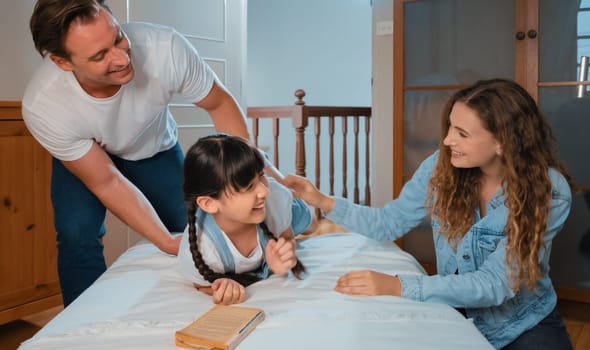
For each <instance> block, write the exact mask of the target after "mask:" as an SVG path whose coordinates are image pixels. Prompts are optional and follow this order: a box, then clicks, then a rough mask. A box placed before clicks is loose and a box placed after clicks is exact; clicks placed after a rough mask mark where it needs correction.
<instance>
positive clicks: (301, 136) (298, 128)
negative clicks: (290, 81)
mask: <svg viewBox="0 0 590 350" xmlns="http://www.w3.org/2000/svg"><path fill="white" fill-rule="evenodd" d="M295 96H296V97H297V101H295V105H296V106H301V108H299V109H298V110H297V111H296V112H294V114H293V115H292V116H291V117H292V118H293V120H292V121H293V126H294V127H295V174H297V175H299V176H303V177H306V175H305V128H306V127H307V115H304V107H305V102H304V101H303V97H304V96H305V91H303V90H302V89H297V90H296V91H295Z"/></svg>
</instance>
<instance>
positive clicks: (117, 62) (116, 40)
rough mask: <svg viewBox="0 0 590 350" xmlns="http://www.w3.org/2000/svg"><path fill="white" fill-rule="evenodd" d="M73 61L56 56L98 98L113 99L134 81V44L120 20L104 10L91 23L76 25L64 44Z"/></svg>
mask: <svg viewBox="0 0 590 350" xmlns="http://www.w3.org/2000/svg"><path fill="white" fill-rule="evenodd" d="M64 45H65V48H66V51H67V52H68V53H69V54H70V59H69V60H67V59H65V58H61V57H56V56H52V57H51V58H52V60H53V61H54V62H55V63H56V64H57V65H58V66H59V67H60V68H62V69H63V70H66V71H72V72H73V73H74V75H75V76H76V78H77V79H78V82H79V83H80V86H82V88H83V89H84V90H86V92H87V93H88V94H90V95H91V96H94V97H99V98H101V97H110V96H112V95H114V94H115V93H116V92H117V91H118V90H119V88H120V87H121V85H122V84H126V83H128V82H129V81H131V79H133V76H134V71H133V66H132V64H131V59H130V55H131V49H130V43H129V40H128V38H127V36H126V35H125V33H124V32H123V31H122V30H121V26H120V25H119V23H118V22H117V20H116V19H115V18H114V17H113V16H112V15H111V14H110V13H109V12H108V11H107V10H105V9H104V8H102V7H100V9H99V11H98V14H97V15H96V17H95V19H94V20H92V21H90V22H82V21H79V20H77V21H74V22H72V24H71V25H70V29H69V30H68V33H67V35H66V39H65V42H64Z"/></svg>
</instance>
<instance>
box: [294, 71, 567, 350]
mask: <svg viewBox="0 0 590 350" xmlns="http://www.w3.org/2000/svg"><path fill="white" fill-rule="evenodd" d="M441 138H442V142H441V144H440V148H439V150H438V151H436V152H435V153H434V154H432V155H431V156H430V157H428V158H427V159H426V160H425V161H423V163H422V164H421V165H420V167H419V168H418V169H417V170H416V172H415V173H414V175H413V177H412V179H411V180H410V181H408V182H407V183H406V184H405V186H404V188H403V190H402V192H401V194H400V196H399V198H397V199H395V200H393V201H391V202H389V203H387V204H386V205H385V207H384V208H369V207H363V206H359V205H354V204H352V203H350V202H348V201H346V200H344V199H342V198H333V197H330V196H326V195H324V194H322V193H320V192H319V191H318V190H317V189H316V188H315V187H314V186H313V184H312V183H311V182H309V181H307V180H306V179H303V178H300V177H296V176H293V175H290V176H288V177H287V178H286V179H285V184H286V185H287V186H289V187H292V188H293V189H294V190H295V191H296V193H295V195H296V196H298V197H301V198H303V199H304V200H306V201H307V202H308V203H309V204H311V205H313V206H316V207H319V208H320V209H321V210H323V211H324V212H326V213H328V214H327V217H328V218H329V219H331V220H333V221H335V222H336V223H338V224H340V225H342V226H344V227H346V228H348V229H351V230H353V231H357V232H360V233H364V234H366V235H367V236H370V237H373V238H375V239H380V240H393V239H396V238H399V237H401V236H403V235H404V234H405V233H407V232H408V231H410V230H411V229H412V228H413V227H415V226H416V225H418V224H419V223H420V222H421V221H422V220H423V219H424V218H425V217H426V216H427V215H428V214H430V215H431V224H432V230H433V235H434V242H435V249H436V260H437V269H438V274H437V275H434V276H410V275H399V276H390V275H387V274H383V273H379V272H376V271H353V272H350V273H347V274H345V275H343V276H341V278H340V279H339V280H338V282H337V284H336V287H335V290H336V291H338V292H341V293H345V294H351V295H394V296H401V297H403V298H409V299H413V300H418V301H427V302H435V303H446V304H448V305H450V306H453V307H455V308H457V309H459V310H460V311H462V312H463V313H464V314H466V316H467V317H469V318H472V319H473V322H474V323H475V325H476V326H477V327H478V329H479V330H480V331H481V332H482V333H483V334H484V335H485V336H486V337H487V339H488V340H489V341H490V342H491V343H492V344H493V345H494V346H495V347H496V348H506V349H552V350H556V349H571V343H570V340H569V337H568V334H567V332H566V329H565V327H564V324H563V322H562V319H561V316H560V315H559V313H558V310H557V308H556V301H557V297H556V293H555V290H554V289H553V286H552V283H551V279H550V278H549V255H550V253H551V243H552V240H553V238H554V237H555V236H556V235H557V234H558V233H559V231H560V230H561V228H562V227H563V224H564V222H565V220H566V218H567V216H568V214H569V210H570V205H571V191H570V186H569V181H568V177H567V174H566V172H565V170H564V169H563V167H562V165H561V164H560V162H559V160H558V159H557V157H556V155H555V153H556V151H555V146H554V140H553V137H552V134H551V130H550V128H549V126H548V124H547V123H546V121H545V120H544V119H543V117H542V116H541V114H540V112H539V110H538V108H537V106H536V104H535V101H534V100H533V99H532V98H531V96H530V95H529V94H528V93H527V92H526V91H525V90H524V89H523V88H522V87H520V86H519V85H517V84H516V83H514V82H512V81H508V80H500V79H495V80H488V81H480V82H477V83H475V84H474V85H472V86H470V87H468V88H465V89H463V90H460V91H458V92H457V93H455V94H454V96H453V97H452V98H451V99H450V101H448V103H447V105H446V107H445V109H444V111H443V114H442V135H441Z"/></svg>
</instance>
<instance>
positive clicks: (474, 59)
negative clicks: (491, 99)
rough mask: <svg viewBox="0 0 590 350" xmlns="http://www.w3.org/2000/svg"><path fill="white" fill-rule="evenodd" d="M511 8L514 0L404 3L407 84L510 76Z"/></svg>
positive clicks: (429, 0)
mask: <svg viewBox="0 0 590 350" xmlns="http://www.w3.org/2000/svg"><path fill="white" fill-rule="evenodd" d="M514 7H515V6H514V0H495V1H488V0H420V1H412V2H407V3H405V5H404V58H405V59H404V66H405V67H404V80H405V86H406V87H409V86H423V85H457V84H470V83H473V82H475V81H476V80H478V79H487V78H498V77H503V78H512V79H513V78H514V32H515V29H514V28H515V24H514V21H515V18H514V12H515V11H514V10H515V9H514ZM482 43H485V45H482Z"/></svg>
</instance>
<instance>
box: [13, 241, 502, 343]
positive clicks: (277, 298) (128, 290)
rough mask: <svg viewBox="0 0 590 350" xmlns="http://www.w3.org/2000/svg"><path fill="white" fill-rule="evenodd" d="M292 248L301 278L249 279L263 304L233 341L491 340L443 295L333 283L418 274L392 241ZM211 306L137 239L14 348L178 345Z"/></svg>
mask: <svg viewBox="0 0 590 350" xmlns="http://www.w3.org/2000/svg"><path fill="white" fill-rule="evenodd" d="M297 254H298V257H299V258H300V260H301V261H302V263H303V264H304V265H305V266H306V268H307V273H306V275H305V277H304V278H303V279H301V280H299V279H297V278H295V277H293V276H291V275H289V276H271V277H270V278H269V279H267V280H264V281H261V282H258V283H255V284H253V285H251V286H249V287H248V288H247V293H248V296H247V299H246V301H245V302H244V303H243V304H241V305H244V306H254V307H259V308H262V309H263V310H265V313H266V319H265V320H264V321H263V322H262V323H261V324H260V325H258V327H256V329H255V330H254V331H253V332H252V333H251V334H250V335H248V337H247V338H246V339H244V340H243V341H242V343H241V344H240V345H239V346H238V350H249V349H257V350H262V349H388V350H389V349H394V348H396V349H453V350H456V349H492V346H491V345H490V344H489V343H488V342H487V341H486V339H485V338H484V337H483V336H482V335H481V333H480V332H479V331H478V330H477V329H476V328H475V326H474V325H473V323H472V322H471V320H469V319H465V318H464V317H463V316H462V315H461V314H460V313H459V312H457V311H456V310H455V309H453V308H451V307H449V306H447V305H443V304H433V303H421V302H415V301H411V300H407V299H403V298H399V297H393V296H371V297H368V296H349V295H344V294H340V293H337V292H335V291H334V290H333V288H334V286H335V284H336V280H337V279H338V277H340V276H341V275H343V274H344V273H346V272H349V271H352V270H358V269H372V270H376V271H380V272H384V273H389V274H424V273H425V272H424V270H423V269H422V267H421V266H420V264H419V263H418V262H417V261H416V260H415V259H414V258H413V257H412V256H411V255H409V254H407V253H406V252H404V251H402V250H401V249H400V248H399V247H398V246H397V245H395V243H393V242H378V241H375V240H372V239H369V238H366V237H364V236H361V235H359V234H356V233H331V234H323V235H319V236H314V237H310V238H306V239H302V240H299V241H298V248H297ZM212 306H213V303H212V301H211V298H210V297H209V296H207V295H205V294H202V293H200V292H198V291H197V290H195V289H194V288H193V286H192V284H191V282H189V281H187V280H185V279H184V278H183V277H182V275H181V274H180V272H179V270H178V267H177V261H176V257H175V256H171V255H167V254H165V253H162V252H161V251H159V250H158V249H157V248H156V247H155V246H154V245H152V244H151V243H149V242H147V241H142V242H140V243H138V244H136V245H135V246H133V247H131V248H130V249H128V250H127V251H126V252H125V253H124V254H123V255H121V256H120V257H119V258H118V259H117V260H116V261H115V262H114V263H113V264H112V266H110V267H109V268H108V269H107V271H106V272H105V273H104V274H103V275H102V276H101V277H100V278H99V279H98V280H97V281H96V282H95V283H94V284H93V285H92V286H90V287H89V288H88V289H87V290H86V291H85V292H84V293H83V294H82V295H80V297H78V298H77V299H76V300H75V301H74V302H73V303H72V304H70V305H69V306H68V307H66V308H65V309H64V310H63V311H62V312H61V313H59V314H58V315H57V316H56V317H55V318H54V319H53V320H51V321H50V322H49V323H48V324H47V325H46V326H45V327H43V328H42V329H41V330H40V331H39V332H38V333H37V334H35V335H34V336H33V337H32V338H31V339H29V340H27V341H26V342H24V343H23V344H21V347H20V349H22V350H32V349H60V350H64V349H81V348H83V349H142V350H145V349H176V347H175V345H174V333H175V331H176V330H178V329H181V328H183V327H185V326H186V325H188V324H189V323H191V322H192V321H194V320H195V319H196V318H197V317H199V316H200V315H202V314H203V313H204V312H205V311H207V310H208V309H209V308H211V307H212Z"/></svg>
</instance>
